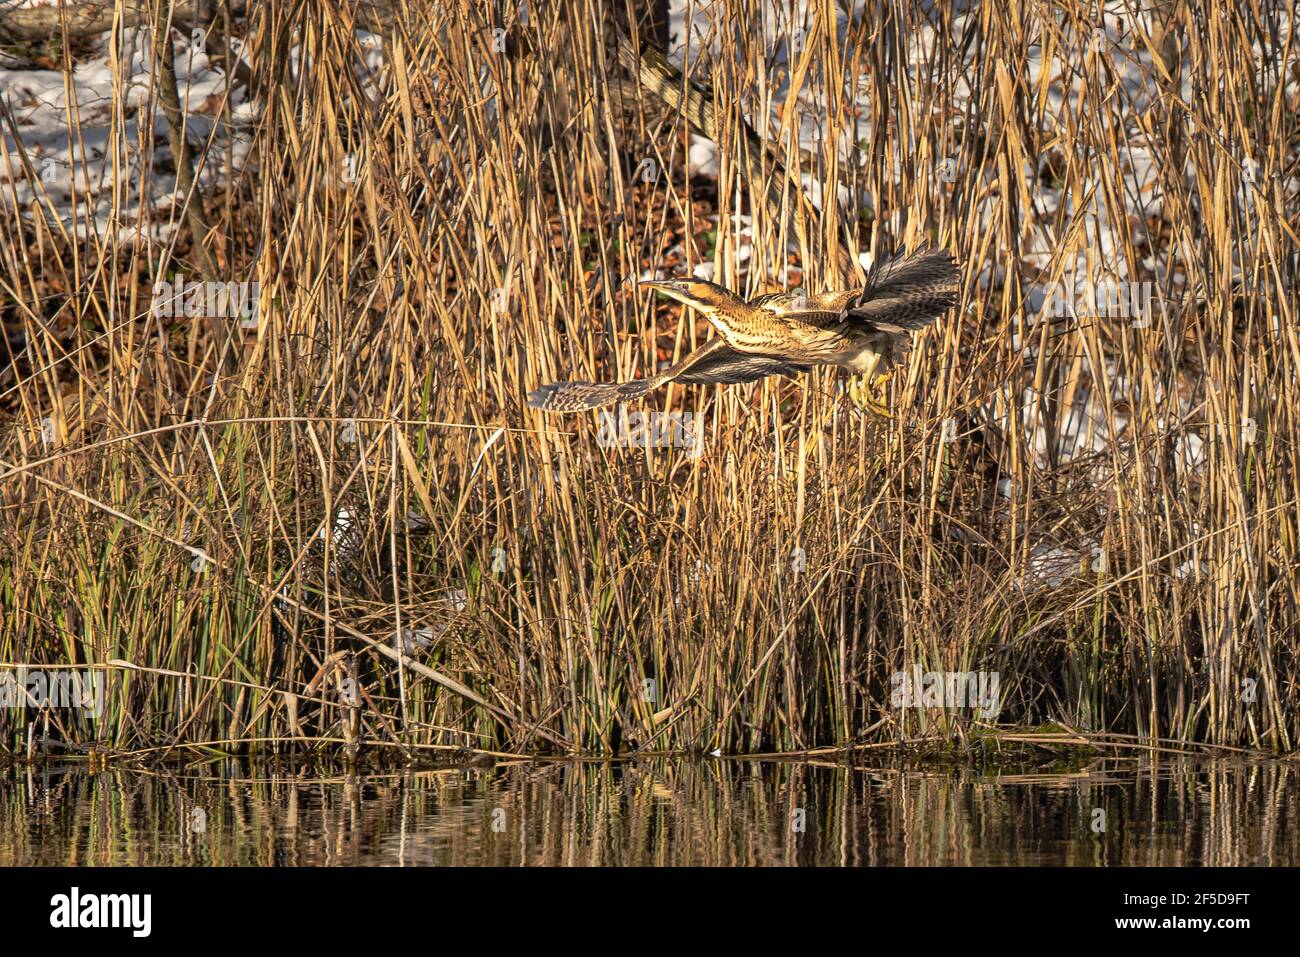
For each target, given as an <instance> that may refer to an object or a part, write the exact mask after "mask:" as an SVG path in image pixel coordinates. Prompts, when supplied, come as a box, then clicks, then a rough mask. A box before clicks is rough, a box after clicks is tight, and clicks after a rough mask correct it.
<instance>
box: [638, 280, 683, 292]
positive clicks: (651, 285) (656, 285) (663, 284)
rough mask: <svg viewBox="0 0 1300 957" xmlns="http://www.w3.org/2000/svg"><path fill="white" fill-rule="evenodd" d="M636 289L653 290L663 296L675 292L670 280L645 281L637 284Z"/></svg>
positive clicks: (674, 286)
mask: <svg viewBox="0 0 1300 957" xmlns="http://www.w3.org/2000/svg"><path fill="white" fill-rule="evenodd" d="M636 287H637V288H638V289H653V290H655V291H656V292H662V293H664V294H665V295H671V294H672V293H673V292H675V291H676V285H675V284H674V283H673V282H672V281H671V280H660V279H647V280H646V281H645V282H639V283H637V284H636Z"/></svg>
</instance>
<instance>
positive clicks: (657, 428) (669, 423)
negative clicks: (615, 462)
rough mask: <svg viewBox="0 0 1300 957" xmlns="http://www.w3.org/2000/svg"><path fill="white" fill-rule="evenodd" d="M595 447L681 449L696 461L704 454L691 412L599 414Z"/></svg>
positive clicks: (620, 409)
mask: <svg viewBox="0 0 1300 957" xmlns="http://www.w3.org/2000/svg"><path fill="white" fill-rule="evenodd" d="M599 421H600V430H599V431H598V432H597V433H596V444H597V445H599V446H600V447H601V448H602V449H611V448H615V449H666V448H671V449H683V450H685V452H686V453H687V454H688V455H689V456H690V457H691V458H695V457H696V456H698V455H699V454H700V453H701V452H703V451H704V443H703V442H701V441H700V439H699V436H698V435H697V434H696V430H695V418H694V414H693V413H691V412H656V411H653V410H651V411H649V412H628V411H626V410H625V409H623V408H622V407H621V406H620V408H619V410H618V412H610V411H608V410H602V411H601V412H600V414H599Z"/></svg>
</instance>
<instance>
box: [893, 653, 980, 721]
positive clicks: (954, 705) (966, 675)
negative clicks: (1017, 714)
mask: <svg viewBox="0 0 1300 957" xmlns="http://www.w3.org/2000/svg"><path fill="white" fill-rule="evenodd" d="M890 685H891V688H892V691H891V693H890V697H889V703H890V704H891V705H893V707H895V708H945V709H950V710H957V709H961V708H975V709H978V710H979V716H980V717H981V718H995V717H997V714H998V712H999V711H1001V710H1002V695H1001V678H1000V677H999V675H998V672H996V671H922V670H921V666H920V665H913V666H912V670H911V671H895V672H894V674H893V676H892V677H891V678H890Z"/></svg>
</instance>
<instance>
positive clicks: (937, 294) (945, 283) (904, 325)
mask: <svg viewBox="0 0 1300 957" xmlns="http://www.w3.org/2000/svg"><path fill="white" fill-rule="evenodd" d="M960 281H961V272H960V270H958V268H957V263H956V262H955V261H954V260H953V258H952V254H951V253H949V252H948V250H946V249H922V250H919V251H917V252H913V253H910V254H906V255H902V256H896V257H894V258H893V259H889V260H886V261H885V262H882V263H880V264H879V265H877V266H876V267H875V268H874V269H872V271H871V275H869V276H868V277H867V285H866V287H865V288H864V289H863V290H862V292H861V294H860V295H858V297H857V298H856V299H855V300H851V301H850V302H849V303H848V306H847V315H846V318H847V319H848V321H849V322H850V323H859V324H861V325H863V326H865V327H866V328H868V329H872V330H880V331H881V332H893V333H907V332H915V331H917V330H918V329H924V328H925V327H926V326H928V325H929V324H930V323H932V322H934V321H935V320H936V319H938V318H939V317H940V316H942V315H943V314H944V313H945V312H947V311H948V310H949V309H951V308H952V307H953V306H955V305H956V304H957V299H958V298H959V296H960V291H959V284H960Z"/></svg>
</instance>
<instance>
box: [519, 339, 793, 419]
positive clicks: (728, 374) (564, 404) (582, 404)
mask: <svg viewBox="0 0 1300 957" xmlns="http://www.w3.org/2000/svg"><path fill="white" fill-rule="evenodd" d="M807 370H808V367H807V366H801V365H796V364H795V363H792V362H789V361H787V360H785V359H782V358H780V357H778V356H759V355H749V354H747V353H743V352H737V351H736V350H735V349H732V348H731V347H730V346H729V345H727V343H726V341H725V340H724V339H720V338H719V339H711V340H710V341H709V342H708V343H707V344H706V345H703V346H701V347H700V348H698V349H696V350H695V351H694V352H692V353H691V354H690V355H688V356H687V357H686V358H685V359H683V360H682V361H681V362H679V363H677V364H676V365H674V366H670V367H669V368H667V369H665V370H664V371H663V372H661V373H659V374H658V375H656V376H652V377H650V378H646V379H632V380H631V381H629V382H554V383H552V384H550V385H544V386H542V387H541V388H540V389H535V390H533V391H532V392H530V393H528V404H529V405H530V406H532V407H533V408H534V409H542V410H543V411H546V412H580V411H582V410H583V409H596V408H599V407H600V406H602V405H612V404H613V403H615V402H627V401H628V400H630V399H638V398H640V397H641V396H643V395H645V394H646V393H647V392H651V391H653V390H654V389H657V388H659V387H660V386H662V385H667V384H668V383H669V382H672V381H674V380H676V381H679V382H685V383H690V384H692V385H710V384H719V385H723V384H734V383H737V382H753V381H754V380H756V379H762V378H764V377H765V376H770V375H794V374H796V373H799V372H806V371H807Z"/></svg>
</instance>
